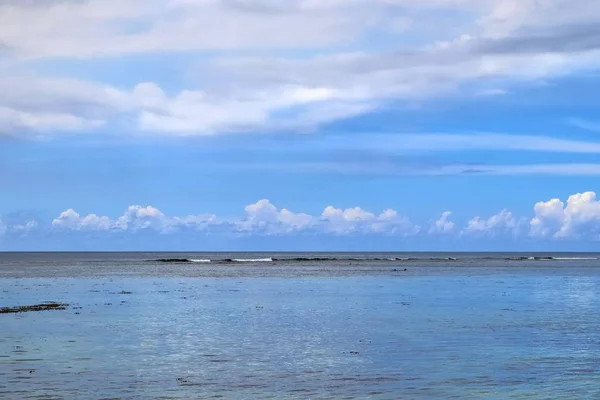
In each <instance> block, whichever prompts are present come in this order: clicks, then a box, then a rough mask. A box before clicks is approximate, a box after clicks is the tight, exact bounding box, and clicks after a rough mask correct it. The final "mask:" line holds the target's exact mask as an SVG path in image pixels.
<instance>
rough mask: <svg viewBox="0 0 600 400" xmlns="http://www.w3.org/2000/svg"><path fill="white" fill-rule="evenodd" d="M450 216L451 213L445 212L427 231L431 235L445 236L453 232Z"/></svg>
mask: <svg viewBox="0 0 600 400" xmlns="http://www.w3.org/2000/svg"><path fill="white" fill-rule="evenodd" d="M451 215H452V212H451V211H445V212H443V213H442V215H441V217H440V218H439V219H438V220H436V221H435V222H434V223H433V226H432V227H431V228H430V229H429V233H431V234H440V235H446V234H451V233H453V232H454V226H455V225H454V222H452V221H451V220H450V216H451Z"/></svg>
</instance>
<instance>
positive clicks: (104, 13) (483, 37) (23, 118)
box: [0, 0, 600, 136]
mask: <svg viewBox="0 0 600 400" xmlns="http://www.w3.org/2000/svg"><path fill="white" fill-rule="evenodd" d="M598 15H600V6H599V5H598V4H597V3H596V2H594V1H592V0H571V1H569V2H567V1H565V0H550V1H536V0H521V1H517V0H477V1H476V0H426V1H417V0H348V1H338V0H321V1H316V0H286V1H279V0H252V1H249V0H144V1H142V0H53V1H45V2H41V1H40V2H38V1H14V0H3V1H0V43H2V45H1V47H0V72H2V75H3V77H4V78H2V79H0V123H1V125H2V126H3V130H4V131H5V133H8V134H12V135H17V134H18V135H24V134H25V135H29V136H32V135H33V136H40V135H43V136H48V135H55V134H59V133H69V132H71V133H72V132H82V131H89V130H101V129H102V127H104V126H106V125H108V124H120V125H122V126H125V127H126V128H127V129H126V130H127V131H132V132H146V133H148V134H150V133H151V134H169V135H207V134H219V133H226V132H247V131H265V130H281V129H293V130H298V129H312V128H314V127H315V126H318V125H320V124H323V123H327V122H331V121H336V120H339V119H344V118H348V117H353V116H357V115H362V114H365V113H369V112H372V111H374V110H378V109H381V108H386V107H388V106H390V104H395V105H396V106H397V105H398V104H410V103H414V102H424V101H428V100H431V99H438V98H442V97H446V96H457V95H459V96H471V97H476V96H481V95H501V94H505V93H507V92H510V91H511V90H512V88H513V87H518V86H520V85H523V84H530V83H537V82H540V81H545V80H548V79H553V78H558V77H563V76H568V75H572V74H575V73H578V72H585V71H587V70H589V69H592V68H597V67H598V66H599V65H600V51H599V49H600V40H598V37H599V36H598V29H597V26H598V23H599V22H600V17H597V16H598ZM449 16H451V17H449ZM24 27H27V29H25V28H24ZM391 43H393V45H391ZM165 54H171V55H182V54H183V55H186V57H188V58H191V59H194V61H193V62H192V61H190V62H186V63H184V65H183V66H179V62H177V64H178V67H177V68H178V74H179V75H185V76H186V77H187V79H186V80H185V82H183V84H180V85H178V87H176V88H173V84H172V82H170V81H169V79H164V77H161V76H159V75H160V74H156V76H150V80H143V81H137V80H136V77H135V75H136V74H132V76H128V77H125V78H124V80H122V81H121V80H118V79H117V80H113V81H111V82H98V81H92V80H88V79H84V78H79V79H76V78H74V77H72V76H68V75H69V72H55V73H51V72H48V70H47V69H46V68H44V66H45V63H52V62H55V61H57V60H58V61H59V62H60V63H62V64H61V65H63V66H64V67H65V68H61V69H60V71H71V72H74V73H72V74H71V75H82V74H81V73H80V72H81V71H80V70H81V69H83V70H85V69H88V68H89V69H92V70H98V71H100V70H101V67H99V66H97V65H96V64H94V62H95V61H97V60H104V61H106V60H113V61H114V60H117V59H118V60H127V61H126V62H127V63H129V64H131V65H138V64H139V67H140V69H143V68H144V67H145V65H144V62H141V61H139V59H136V57H139V56H140V55H153V56H156V55H162V56H158V58H159V59H160V62H161V63H163V64H166V65H171V62H170V61H169V60H170V59H171V56H169V55H165ZM83 75H85V74H83ZM97 75H99V76H100V75H102V74H100V73H98V74H97Z"/></svg>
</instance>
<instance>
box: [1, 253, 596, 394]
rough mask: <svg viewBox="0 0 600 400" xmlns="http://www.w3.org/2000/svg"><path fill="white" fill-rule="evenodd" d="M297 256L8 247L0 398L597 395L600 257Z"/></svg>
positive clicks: (4, 266)
mask: <svg viewBox="0 0 600 400" xmlns="http://www.w3.org/2000/svg"><path fill="white" fill-rule="evenodd" d="M300 256H302V257H300ZM300 256H298V255H297V254H294V255H290V254H283V255H282V254H249V255H248V254H233V255H227V254H178V255H172V254H166V255H165V254H161V255H158V254H4V255H0V307H5V306H20V305H31V304H37V303H41V302H45V301H55V302H61V303H68V304H69V306H68V307H67V309H66V310H55V311H44V312H30V313H21V314H0V398H6V399H28V398H31V399H42V398H43V399H205V398H206V399H207V398H222V399H265V398H272V399H452V398H455V399H575V398H576V399H598V398H600V334H599V332H600V303H599V302H598V300H599V299H598V293H599V290H600V261H599V260H597V258H598V257H597V255H593V254H592V255H589V254H587V255H573V254H570V255H560V254H559V255H550V256H548V255H533V256H531V255H516V257H515V255H503V254H494V255H485V254H484V255H482V254H472V255H462V254H453V255H439V254H411V255H407V254H379V255H374V254H363V255H359V254H346V255H340V254H330V255H327V257H324V256H323V255H319V254H317V255H306V254H303V255H300ZM317 256H319V257H317ZM561 256H562V257H561ZM529 257H537V258H538V259H531V260H530V259H529ZM545 257H552V258H548V259H543V260H542V259H541V258H545ZM176 258H179V259H190V260H191V259H194V260H215V261H212V262H201V263H200V262H198V263H196V262H189V263H184V262H181V263H169V262H159V261H155V260H159V259H164V260H166V259H176ZM267 258H271V259H272V260H273V261H264V260H265V259H267ZM309 258H312V259H316V258H319V259H320V260H318V261H317V260H313V261H310V260H307V259H309ZM510 258H516V259H518V260H509V259H510ZM234 259H238V260H242V259H243V260H261V261H247V262H233V261H231V262H216V261H217V260H234ZM300 259H302V260H300ZM392 259H394V260H392Z"/></svg>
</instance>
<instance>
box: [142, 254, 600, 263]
mask: <svg viewBox="0 0 600 400" xmlns="http://www.w3.org/2000/svg"><path fill="white" fill-rule="evenodd" d="M478 260H480V261H483V260H485V261H494V260H495V261H589V260H600V258H598V257H550V256H512V257H501V256H498V257H490V256H485V257H484V256H482V257H465V258H456V257H384V258H382V257H360V258H359V257H280V258H274V257H263V258H222V259H194V258H160V259H156V260H149V261H151V262H160V263H174V264H184V263H200V264H208V263H217V264H233V263H271V262H275V263H277V262H279V263H315V262H317V263H318V262H354V261H356V262H376V261H377V262H455V261H478Z"/></svg>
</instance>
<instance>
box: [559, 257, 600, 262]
mask: <svg viewBox="0 0 600 400" xmlns="http://www.w3.org/2000/svg"><path fill="white" fill-rule="evenodd" d="M554 260H563V261H566V260H597V258H595V257H554Z"/></svg>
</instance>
